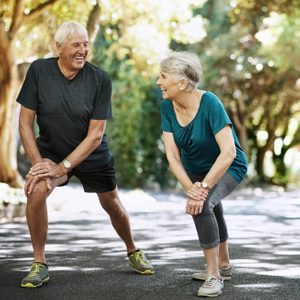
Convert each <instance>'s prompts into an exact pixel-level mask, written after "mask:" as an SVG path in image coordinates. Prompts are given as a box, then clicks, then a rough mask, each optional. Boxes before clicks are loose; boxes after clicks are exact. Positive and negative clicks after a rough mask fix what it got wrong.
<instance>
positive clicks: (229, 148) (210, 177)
mask: <svg viewBox="0 0 300 300" xmlns="http://www.w3.org/2000/svg"><path fill="white" fill-rule="evenodd" d="M215 138H216V141H217V143H218V145H219V147H220V154H219V156H218V157H217V159H216V161H215V162H214V164H213V165H212V167H211V169H210V170H209V172H208V173H207V174H206V176H205V178H204V179H203V181H205V182H206V183H207V184H208V186H209V187H210V188H212V187H213V186H214V185H215V184H216V183H217V182H218V181H219V180H220V178H221V177H222V176H223V175H224V174H225V173H226V171H227V170H228V168H229V167H230V165H231V164H232V162H233V160H234V159H235V157H236V148H235V143H234V139H233V135H232V130H231V127H230V126H229V125H226V126H225V127H224V128H223V129H221V130H220V131H219V132H218V133H217V134H216V135H215Z"/></svg>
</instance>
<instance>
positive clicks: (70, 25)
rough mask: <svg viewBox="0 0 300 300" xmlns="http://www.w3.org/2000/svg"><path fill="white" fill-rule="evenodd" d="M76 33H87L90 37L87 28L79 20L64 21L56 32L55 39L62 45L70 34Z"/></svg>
mask: <svg viewBox="0 0 300 300" xmlns="http://www.w3.org/2000/svg"><path fill="white" fill-rule="evenodd" d="M74 34H81V35H86V36H87V37H88V32H87V30H86V28H85V27H84V26H83V25H81V24H80V23H78V22H75V21H69V22H64V23H62V24H61V25H60V26H59V27H58V29H57V30H56V32H55V35H54V41H55V42H56V43H58V44H60V45H61V46H64V45H65V44H66V43H67V41H68V38H69V36H72V35H74Z"/></svg>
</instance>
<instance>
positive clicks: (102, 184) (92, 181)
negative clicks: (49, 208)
mask: <svg viewBox="0 0 300 300" xmlns="http://www.w3.org/2000/svg"><path fill="white" fill-rule="evenodd" d="M40 153H41V155H42V157H43V158H49V159H51V160H52V161H54V162H55V163H59V162H61V161H62V160H61V159H59V158H58V157H57V156H56V155H55V154H53V153H51V152H49V151H46V150H44V149H40ZM90 164H91V167H90V168H89V166H88V165H87V164H86V163H85V164H84V168H82V167H80V165H78V166H76V167H75V168H74V169H72V170H71V171H70V172H69V173H68V180H67V181H66V182H65V183H63V184H62V185H61V186H63V185H67V184H68V182H69V179H70V178H71V177H72V176H73V175H74V176H75V177H77V178H78V179H79V180H80V182H81V184H82V185H83V189H84V191H85V192H87V193H105V192H110V191H113V190H114V189H115V188H116V175H115V168H114V159H113V157H111V159H110V160H109V162H107V163H105V164H101V161H99V164H98V166H97V161H93V162H91V163H90Z"/></svg>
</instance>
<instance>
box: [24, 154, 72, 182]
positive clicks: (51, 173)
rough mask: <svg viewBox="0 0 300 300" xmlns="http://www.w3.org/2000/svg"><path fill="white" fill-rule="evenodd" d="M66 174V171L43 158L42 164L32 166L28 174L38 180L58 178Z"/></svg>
mask: <svg viewBox="0 0 300 300" xmlns="http://www.w3.org/2000/svg"><path fill="white" fill-rule="evenodd" d="M67 172H68V171H67V170H65V169H64V168H62V167H61V166H60V165H58V164H56V163H55V162H53V161H52V160H50V159H47V158H44V159H43V161H42V162H40V163H37V164H35V165H34V166H32V167H31V169H30V171H29V172H28V174H29V175H31V176H34V177H38V178H46V177H50V178H51V177H54V178H59V177H62V176H64V175H66V174H67Z"/></svg>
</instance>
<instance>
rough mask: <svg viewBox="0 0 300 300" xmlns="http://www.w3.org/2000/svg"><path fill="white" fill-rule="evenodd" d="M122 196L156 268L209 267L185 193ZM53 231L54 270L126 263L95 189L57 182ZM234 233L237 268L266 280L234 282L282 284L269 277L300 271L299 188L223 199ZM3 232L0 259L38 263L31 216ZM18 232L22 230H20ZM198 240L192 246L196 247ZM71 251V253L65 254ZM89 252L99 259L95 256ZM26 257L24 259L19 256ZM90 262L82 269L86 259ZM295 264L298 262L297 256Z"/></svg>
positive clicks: (94, 268)
mask: <svg viewBox="0 0 300 300" xmlns="http://www.w3.org/2000/svg"><path fill="white" fill-rule="evenodd" d="M119 194H120V198H121V200H122V203H123V205H124V206H125V207H126V209H127V211H128V212H129V215H130V221H131V227H132V229H133V233H134V236H135V240H136V243H137V246H138V247H139V248H141V249H143V250H144V251H145V252H146V253H147V255H148V256H150V257H151V261H152V262H153V264H154V265H156V266H173V265H174V272H179V270H176V267H175V266H176V263H177V262H178V261H190V262H192V265H194V266H195V269H190V268H187V269H186V272H194V271H196V270H197V269H200V268H201V266H203V263H204V261H203V254H202V251H201V250H200V246H199V242H198V237H197V233H196V229H195V228H194V223H193V220H192V218H191V216H189V215H187V214H186V213H185V197H184V195H179V194H178V195H176V194H166V193H148V192H145V191H143V190H131V191H125V190H120V192H119ZM48 205H49V222H50V225H49V234H48V243H47V246H46V251H47V255H48V259H49V260H50V261H51V269H52V271H53V270H54V271H77V270H81V271H84V272H92V271H102V272H104V271H105V269H104V268H102V265H103V263H104V262H106V260H107V259H118V260H119V263H118V265H119V268H120V269H122V268H123V267H124V266H126V264H127V257H126V250H125V246H124V244H123V242H122V241H121V240H120V239H119V237H118V236H117V234H116V232H115V231H114V230H113V228H112V225H111V223H110V220H109V217H108V215H107V214H106V212H104V210H103V209H102V208H101V206H100V204H99V201H98V199H97V196H96V195H95V194H87V193H84V192H83V190H82V188H81V187H79V186H76V185H74V186H72V185H71V186H68V187H62V188H58V189H56V190H55V191H54V193H53V194H52V195H51V196H50V197H49V199H48ZM223 207H224V210H225V215H226V219H227V225H228V228H229V234H230V247H232V248H233V249H235V248H236V247H238V249H243V250H241V251H240V252H238V253H239V254H234V253H233V255H232V264H233V266H234V269H235V271H236V272H237V274H241V273H243V274H247V275H249V276H251V274H252V275H254V274H256V276H260V278H265V279H264V280H263V283H261V285H259V284H257V282H254V283H253V284H240V285H234V287H235V288H239V289H245V290H249V289H263V288H266V287H277V285H276V284H274V283H273V282H272V280H271V281H270V280H268V278H270V279H271V278H273V277H278V276H279V277H285V278H299V277H300V262H299V256H300V251H299V249H300V237H299V234H298V228H299V225H300V221H299V210H300V205H299V198H298V192H297V191H291V192H288V193H285V192H284V191H282V190H280V189H279V190H275V191H268V192H266V191H263V190H260V189H256V190H246V189H245V190H241V191H236V192H235V193H233V194H232V195H231V196H230V197H228V199H226V200H224V201H223ZM2 225H3V226H2V227H1V228H0V234H2V235H4V236H5V237H6V240H7V243H6V244H5V245H4V247H3V249H1V250H0V257H1V258H4V257H5V258H6V259H14V260H15V262H16V264H17V265H18V266H19V267H16V269H15V270H18V271H20V272H23V271H24V261H25V262H26V261H28V263H29V262H30V261H32V258H31V251H32V249H31V245H30V242H29V234H28V232H27V227H26V224H25V220H23V222H15V223H4V224H2ZM16 233H17V234H16ZM191 245H193V246H192V247H191ZM65 252H68V253H69V255H68V258H67V259H66V260H64V262H61V260H60V257H61V255H63V253H65ZM90 255H94V256H95V255H96V257H97V258H96V260H94V261H93V262H92V261H89V256H90ZM20 256H21V257H20ZM83 261H84V264H85V266H86V268H85V269H84V270H82V267H80V266H81V265H82V263H83ZM293 261H294V263H291V262H293Z"/></svg>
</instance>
